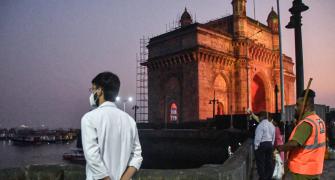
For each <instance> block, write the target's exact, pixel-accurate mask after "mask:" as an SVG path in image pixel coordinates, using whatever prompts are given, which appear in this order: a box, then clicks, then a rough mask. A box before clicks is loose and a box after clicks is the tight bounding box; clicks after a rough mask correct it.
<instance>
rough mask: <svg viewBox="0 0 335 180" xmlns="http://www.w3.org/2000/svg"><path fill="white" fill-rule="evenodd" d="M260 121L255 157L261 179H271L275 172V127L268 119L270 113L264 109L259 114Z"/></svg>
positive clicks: (256, 136)
mask: <svg viewBox="0 0 335 180" xmlns="http://www.w3.org/2000/svg"><path fill="white" fill-rule="evenodd" d="M259 119H260V123H259V124H258V126H257V128H256V132H255V140H254V147H255V158H256V165H257V172H258V175H259V179H260V180H271V178H272V173H273V167H274V165H273V154H272V153H273V144H274V141H275V127H274V125H273V124H272V123H271V122H270V121H269V120H268V113H267V112H265V111H263V112H260V115H259Z"/></svg>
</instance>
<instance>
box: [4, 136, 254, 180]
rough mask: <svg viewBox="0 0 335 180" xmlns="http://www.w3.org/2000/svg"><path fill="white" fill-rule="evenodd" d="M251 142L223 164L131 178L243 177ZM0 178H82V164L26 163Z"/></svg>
mask: <svg viewBox="0 0 335 180" xmlns="http://www.w3.org/2000/svg"><path fill="white" fill-rule="evenodd" d="M251 142H252V141H251V140H250V139H248V140H246V141H245V142H244V143H243V144H242V146H241V147H239V148H238V149H237V151H236V152H235V153H234V154H233V155H232V156H231V157H230V158H228V159H227V160H226V161H225V162H224V163H223V164H217V165H214V164H207V165H203V166H201V167H200V168H194V169H178V170H162V169H161V170H160V169H141V170H140V171H139V172H138V173H137V174H136V176H135V177H134V178H133V179H135V180H169V179H171V180H173V179H178V180H183V179H185V180H187V179H190V180H200V179H208V180H211V179H213V180H228V179H229V180H246V179H249V176H250V173H251V169H252V159H253V151H252V146H251V145H252V143H251ZM0 179H1V180H83V179H85V167H84V166H82V165H29V166H26V167H22V168H8V169H1V170H0Z"/></svg>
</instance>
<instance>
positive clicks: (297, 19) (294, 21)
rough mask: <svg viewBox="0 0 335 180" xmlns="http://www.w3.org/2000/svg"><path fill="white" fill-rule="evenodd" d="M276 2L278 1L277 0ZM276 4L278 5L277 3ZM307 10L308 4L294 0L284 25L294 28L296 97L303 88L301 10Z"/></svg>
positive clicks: (300, 0)
mask: <svg viewBox="0 0 335 180" xmlns="http://www.w3.org/2000/svg"><path fill="white" fill-rule="evenodd" d="M277 1H278V0H277ZM277 3H278V2H277ZM277 6H278V5H277ZM306 10H308V6H306V5H305V4H304V3H302V0H294V1H293V6H292V8H290V9H289V11H290V12H291V14H292V16H291V17H290V22H289V23H288V24H287V25H286V28H288V29H294V37H295V61H296V64H295V69H296V70H295V71H296V77H297V80H296V96H297V97H298V96H299V95H300V94H301V93H302V92H303V90H304V64H303V52H302V37H301V25H302V24H301V18H302V17H301V12H304V11H306Z"/></svg>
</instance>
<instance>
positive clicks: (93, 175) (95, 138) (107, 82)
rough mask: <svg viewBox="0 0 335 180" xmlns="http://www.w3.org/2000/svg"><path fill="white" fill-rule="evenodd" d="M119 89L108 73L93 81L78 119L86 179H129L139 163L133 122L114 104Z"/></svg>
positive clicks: (138, 150) (140, 151) (139, 145)
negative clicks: (87, 105) (86, 108)
mask: <svg viewBox="0 0 335 180" xmlns="http://www.w3.org/2000/svg"><path fill="white" fill-rule="evenodd" d="M119 88H120V80H119V78H118V77H117V76H116V75H115V74H113V73H111V72H103V73H100V74H98V75H97V76H96V77H95V78H94V79H93V80H92V88H91V92H92V94H91V96H90V105H91V107H92V108H94V109H93V110H92V111H90V112H88V113H86V114H85V115H84V116H83V117H82V119H81V132H82V143H83V150H84V154H85V159H86V180H97V179H103V180H119V179H121V180H129V179H131V177H132V176H133V175H134V174H135V173H136V171H138V170H139V168H140V166H141V163H142V160H143V158H142V155H141V153H142V149H141V144H140V141H139V137H138V131H137V127H136V122H135V121H134V119H133V118H132V117H131V116H129V115H128V114H127V113H126V112H123V111H121V110H120V109H118V108H117V107H116V105H115V104H114V103H113V102H115V98H116V97H117V95H118V92H119Z"/></svg>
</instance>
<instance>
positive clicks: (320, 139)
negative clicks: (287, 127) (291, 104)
mask: <svg viewBox="0 0 335 180" xmlns="http://www.w3.org/2000/svg"><path fill="white" fill-rule="evenodd" d="M303 122H307V123H308V124H310V125H311V126H312V127H313V130H312V134H311V135H310V137H309V138H308V139H307V141H306V142H305V144H304V145H303V146H301V147H299V148H297V149H294V150H292V151H290V152H289V158H288V168H289V169H290V171H291V172H293V173H296V174H303V175H318V174H321V173H322V170H323V161H324V156H325V151H326V126H325V123H324V121H323V120H322V119H321V118H320V117H319V116H318V115H316V114H311V115H309V116H307V117H306V118H305V119H303V120H302V121H300V122H299V123H298V125H297V126H296V127H295V128H294V129H293V131H292V133H291V135H290V138H289V140H291V139H292V138H293V135H294V134H295V131H296V130H297V127H298V126H299V125H300V124H301V123H303Z"/></svg>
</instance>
